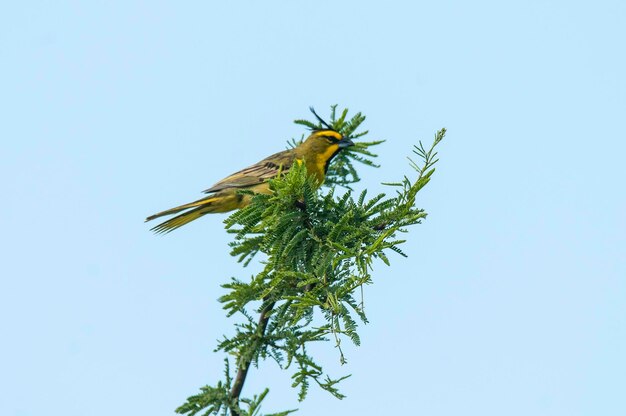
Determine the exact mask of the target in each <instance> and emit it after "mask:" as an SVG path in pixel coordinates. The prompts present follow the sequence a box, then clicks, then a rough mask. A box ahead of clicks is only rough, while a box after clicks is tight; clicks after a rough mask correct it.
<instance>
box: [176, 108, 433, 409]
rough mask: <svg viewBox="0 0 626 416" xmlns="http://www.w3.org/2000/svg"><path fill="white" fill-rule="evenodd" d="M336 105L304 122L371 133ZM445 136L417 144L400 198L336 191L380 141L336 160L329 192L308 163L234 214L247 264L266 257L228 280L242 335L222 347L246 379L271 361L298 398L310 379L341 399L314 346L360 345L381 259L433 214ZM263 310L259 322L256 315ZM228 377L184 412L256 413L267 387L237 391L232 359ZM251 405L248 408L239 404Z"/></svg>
mask: <svg viewBox="0 0 626 416" xmlns="http://www.w3.org/2000/svg"><path fill="white" fill-rule="evenodd" d="M335 110H336V106H333V107H331V116H330V122H329V123H328V124H327V123H326V122H324V121H323V120H322V119H321V118H320V117H319V116H317V114H316V113H315V112H313V113H314V114H315V116H316V118H317V119H318V123H317V124H316V123H312V122H310V121H305V120H298V121H296V122H297V123H299V124H302V125H304V126H306V127H309V128H311V129H319V128H332V129H334V130H337V131H339V132H341V133H342V134H344V135H345V136H348V137H351V138H353V139H355V138H359V137H362V136H364V135H365V134H366V133H367V132H363V133H358V134H355V131H356V129H357V128H358V127H359V125H360V124H361V122H362V121H363V120H364V119H365V117H364V116H362V115H361V114H360V113H358V114H356V115H355V116H354V117H352V118H351V119H350V120H347V112H348V111H347V109H346V110H344V111H342V112H341V114H340V115H339V116H337V114H336V111H335ZM312 111H313V110H312ZM346 120H347V121H346ZM444 134H445V129H442V130H440V131H439V132H438V133H437V134H436V136H435V140H434V143H433V144H432V146H431V147H430V148H428V149H426V148H425V147H424V146H423V145H422V143H421V142H420V143H419V145H418V146H415V148H414V150H413V151H414V153H415V155H417V156H418V157H419V158H420V159H421V160H422V162H421V163H420V164H418V163H416V162H414V161H412V160H410V165H411V166H412V167H413V169H414V170H415V171H416V178H414V179H410V178H409V177H406V176H405V177H404V178H403V180H402V181H400V182H398V183H392V184H388V185H390V186H392V187H394V188H395V191H396V192H395V195H394V196H392V197H388V196H386V195H385V194H379V195H376V196H374V197H372V198H368V195H367V191H366V190H364V191H362V192H361V193H359V195H358V197H356V198H355V196H354V195H353V193H352V191H350V190H349V191H347V192H345V193H343V194H342V195H337V194H336V193H335V187H334V186H333V185H342V186H347V185H348V184H353V183H355V182H356V181H358V176H357V175H356V171H355V170H354V164H353V162H354V161H359V162H363V163H365V164H368V165H371V166H375V165H374V163H373V162H371V158H372V157H375V155H374V154H372V153H370V152H369V151H368V150H367V149H368V147H369V146H373V145H375V144H378V143H380V141H374V142H368V143H359V144H357V146H355V150H354V151H353V152H351V153H348V152H345V154H342V156H341V157H338V158H336V159H335V160H334V163H333V165H331V168H330V169H329V176H330V178H328V177H327V182H328V181H329V179H330V180H331V186H330V189H329V190H328V191H327V192H326V193H325V194H323V193H322V192H321V191H320V190H318V189H316V183H315V180H314V179H313V178H312V177H310V176H309V175H308V174H307V172H306V168H305V166H304V165H297V164H296V165H294V166H293V167H292V168H291V169H290V170H289V172H288V173H287V174H286V175H285V176H283V177H279V178H276V179H273V180H271V181H270V188H271V189H272V191H273V193H272V194H270V195H255V196H254V198H253V202H252V204H250V205H249V206H247V207H246V208H244V209H241V210H239V211H237V212H235V213H234V214H232V215H231V216H230V217H229V218H228V219H227V220H226V221H225V224H226V229H227V230H228V232H229V233H231V234H232V235H233V237H234V239H233V241H232V243H231V244H230V246H231V249H232V251H231V254H232V255H233V256H236V257H237V258H238V260H239V261H240V262H242V263H243V264H244V265H247V264H249V262H250V261H252V260H253V259H254V258H255V256H256V255H257V254H259V253H262V254H264V258H263V264H264V268H263V270H262V271H261V272H260V273H258V274H256V275H254V276H252V277H251V278H250V280H249V281H242V280H239V279H235V278H233V279H232V280H231V282H230V283H227V284H225V285H223V287H224V288H225V289H226V290H227V293H226V294H225V295H224V296H222V297H221V298H220V302H222V304H223V307H224V309H225V310H226V313H227V315H228V316H233V315H240V316H241V317H242V318H243V321H242V322H241V323H238V324H237V325H236V327H235V334H234V335H233V336H231V337H224V339H223V340H222V341H221V342H220V343H219V345H218V347H217V350H221V351H224V352H225V353H227V354H230V355H232V356H234V357H236V360H237V367H238V369H239V372H238V375H237V378H240V377H241V374H242V373H243V377H244V379H245V374H246V372H247V369H248V368H249V367H250V366H251V365H254V366H258V364H259V362H260V361H263V360H265V359H268V358H271V359H273V360H274V361H276V362H277V363H278V365H280V366H281V368H283V369H285V370H287V371H290V372H291V373H292V376H291V377H292V381H293V383H292V386H293V387H294V388H297V389H298V399H299V400H304V399H305V397H306V395H307V392H308V390H309V387H310V385H311V383H314V384H316V385H317V386H319V387H321V388H322V389H324V390H326V391H328V392H329V393H330V394H332V395H333V396H335V397H337V398H340V399H341V398H343V397H344V396H343V395H342V394H341V393H340V392H339V390H338V387H337V385H338V383H339V382H340V381H341V380H343V379H345V378H346V377H348V376H343V377H338V378H331V377H330V376H328V375H327V374H326V373H325V372H324V370H323V368H322V366H321V365H320V364H319V363H317V362H316V360H315V359H314V357H312V356H311V355H310V354H309V353H308V349H307V346H308V345H311V344H310V343H312V342H327V341H331V342H333V343H334V346H335V347H337V350H338V352H339V360H340V362H341V363H342V364H343V363H345V362H346V358H345V356H344V354H343V351H342V349H341V343H342V341H343V340H346V339H348V340H350V341H351V342H352V343H354V344H355V345H359V344H360V338H359V334H358V332H357V330H358V325H359V323H367V317H366V314H365V309H364V304H363V298H362V289H363V286H364V285H368V284H371V283H372V271H373V267H374V264H375V263H376V261H377V260H380V261H382V262H383V263H385V264H387V265H389V264H390V260H389V257H388V254H389V252H395V253H398V254H400V255H402V256H405V254H404V253H403V252H402V250H401V249H400V246H401V245H402V243H404V242H405V240H404V239H403V238H401V236H400V234H402V233H405V232H406V230H407V227H408V226H410V225H415V224H419V223H420V222H421V221H422V219H423V218H425V217H426V213H425V212H424V210H422V209H420V208H417V207H416V206H415V202H416V196H417V193H418V192H419V191H420V190H421V189H422V188H423V187H424V186H425V185H426V184H427V183H428V182H429V181H430V178H431V176H432V174H433V173H434V171H435V170H434V168H433V165H434V164H435V163H436V162H437V159H436V155H437V153H436V152H435V151H434V148H435V146H436V145H437V144H438V143H439V142H440V141H441V140H442V139H443V137H444ZM331 173H332V174H331ZM256 314H259V315H260V318H259V319H258V320H255V319H254V318H253V316H254V315H256ZM242 369H245V370H246V371H242ZM225 374H226V375H225V381H224V382H218V384H217V385H216V387H208V386H207V387H203V388H202V389H201V393H200V394H198V395H196V396H192V397H190V398H189V399H188V401H187V403H185V404H184V405H183V406H181V407H179V408H178V409H177V411H178V412H179V413H186V414H189V415H192V416H193V415H195V414H197V413H199V412H200V411H204V413H203V415H209V414H216V415H217V414H220V412H222V413H221V414H224V415H225V414H227V411H230V412H231V415H253V414H254V415H256V414H257V412H259V406H260V403H261V401H262V400H263V398H264V397H265V396H266V394H267V390H265V391H264V392H263V393H261V394H260V395H259V396H254V397H253V398H252V399H244V398H239V397H238V393H237V394H233V391H234V390H236V389H235V388H233V377H232V375H231V373H230V370H229V367H228V362H227V365H226V370H225ZM236 383H237V381H235V384H236ZM242 403H243V404H245V405H247V408H246V409H241V408H240V407H239V406H241V405H242ZM290 412H292V411H287V412H283V413H277V414H276V415H278V414H287V413H290Z"/></svg>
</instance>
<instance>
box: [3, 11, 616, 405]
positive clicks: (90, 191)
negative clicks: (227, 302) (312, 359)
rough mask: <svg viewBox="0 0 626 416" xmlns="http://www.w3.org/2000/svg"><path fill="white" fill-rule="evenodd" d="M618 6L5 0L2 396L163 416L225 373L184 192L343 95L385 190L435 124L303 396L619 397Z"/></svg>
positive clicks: (288, 401) (482, 400)
mask: <svg viewBox="0 0 626 416" xmlns="http://www.w3.org/2000/svg"><path fill="white" fill-rule="evenodd" d="M625 42H626V3H625V2H623V1H595V2H583V1H541V2H540V1H523V2H499V1H492V2H488V1H471V2H449V1H441V2H413V1H405V2H397V1H387V2H376V3H375V4H374V2H364V1H345V2H340V1H321V0H318V1H315V2H304V1H298V2H295V1H264V2H253V1H238V2H209V1H193V2H173V1H172V2H163V1H127V0H126V1H90V2H79V1H75V2H69V1H38V2H36V1H20V2H18V1H14V2H4V3H3V5H2V7H1V11H0V60H1V65H0V138H1V140H2V151H1V152H0V161H1V163H0V178H1V183H2V195H3V198H2V204H0V207H1V208H0V225H1V229H2V237H1V240H0V241H1V244H2V250H1V251H0V256H1V262H0V264H1V272H0V275H1V276H0V279H1V287H0V325H1V326H0V331H1V342H0V414H2V415H6V416H13V415H15V416H30V415H33V416H34V415H36V416H40V415H44V414H45V415H71V416H73V415H77V416H78V415H81V416H83V415H94V416H99V415H112V414H115V415H151V416H160V415H173V411H174V409H175V408H176V407H177V406H178V405H180V404H182V403H183V402H184V400H185V398H186V397H187V396H189V395H192V394H195V393H196V392H197V391H198V388H199V387H200V386H202V385H205V384H213V383H214V382H216V381H217V380H218V379H220V378H221V376H222V360H223V356H222V354H215V353H213V352H212V349H213V348H214V347H215V345H216V340H217V339H218V338H220V337H221V336H222V334H224V333H230V331H231V325H232V321H230V320H227V319H226V318H225V316H224V313H223V311H222V310H221V308H220V305H219V304H218V302H217V298H218V297H219V296H220V295H222V294H223V293H224V291H223V290H222V289H221V288H220V284H221V283H224V282H226V281H227V280H228V279H229V278H230V277H231V276H238V277H241V278H245V277H246V276H248V275H249V274H250V273H251V272H252V271H253V270H242V269H241V266H240V265H239V264H237V263H236V262H235V260H234V259H233V258H231V257H230V256H229V254H228V252H229V250H228V247H227V243H228V242H229V241H230V236H229V235H227V234H226V233H225V231H224V229H223V224H222V220H223V219H224V216H219V215H216V216H210V217H205V218H203V219H201V220H199V221H197V222H195V223H193V224H192V225H189V226H186V227H184V228H182V229H180V230H178V231H177V232H174V233H172V234H169V235H166V236H155V235H153V234H152V233H151V232H149V231H148V229H149V228H150V225H148V224H144V223H143V219H144V218H145V217H146V216H147V215H149V214H152V213H154V212H156V211H159V210H162V209H165V208H169V207H171V206H173V205H178V204H180V203H184V202H188V201H190V200H193V199H196V198H198V197H199V196H201V194H200V191H201V190H203V189H205V188H207V187H208V186H210V185H212V184H213V183H214V182H215V181H217V180H218V179H221V178H222V177H224V176H226V175H227V174H229V173H231V172H233V171H234V170H236V169H239V168H242V167H245V166H247V165H249V164H251V163H254V162H256V161H258V160H260V159H261V158H263V157H264V156H266V155H268V154H269V153H272V152H275V151H278V150H281V149H283V148H284V146H285V142H286V140H287V139H289V138H292V137H297V138H299V137H300V136H301V134H303V133H304V130H303V129H302V128H301V126H297V125H294V124H293V123H292V120H293V119H296V118H303V117H310V114H309V113H308V107H309V106H310V105H313V106H315V107H316V109H317V110H319V112H320V113H321V114H323V115H327V114H328V110H327V109H328V107H329V106H330V105H331V104H335V103H338V104H339V105H340V106H347V107H349V108H350V109H351V110H352V111H353V112H355V111H362V112H364V113H365V114H366V115H367V116H368V119H367V120H366V122H365V124H364V127H365V128H367V129H369V130H370V132H371V134H370V137H371V138H376V139H378V138H383V139H387V142H386V143H385V144H384V145H381V146H380V147H379V149H378V151H379V154H380V158H379V161H380V163H381V164H382V167H381V168H380V169H378V170H375V169H371V168H367V167H364V168H363V169H362V170H361V175H362V177H363V181H362V183H360V184H358V185H357V187H356V188H357V189H362V188H365V187H367V188H369V189H370V190H371V191H373V192H374V191H378V190H381V189H383V187H382V186H381V185H380V182H382V181H390V180H397V179H399V178H400V177H401V176H402V175H403V174H410V173H411V170H410V168H409V166H408V163H407V161H406V159H405V157H406V156H407V155H409V154H410V151H411V148H412V145H413V144H414V143H416V142H417V141H418V140H419V139H422V140H424V141H427V142H429V141H430V140H432V137H433V136H434V133H435V131H436V130H437V129H439V128H441V127H447V128H448V131H449V133H448V136H447V138H446V140H445V141H444V142H443V143H442V145H441V148H440V158H441V161H440V163H439V165H438V169H437V172H436V174H435V176H434V178H433V180H432V181H431V183H430V184H429V185H428V187H427V188H426V189H425V190H424V192H423V193H421V196H420V199H419V204H420V206H421V207H423V208H425V209H426V210H427V211H428V212H429V216H428V218H427V220H426V221H425V222H424V224H422V225H419V226H416V227H414V228H412V229H411V232H410V234H409V235H408V239H409V242H408V243H407V244H406V245H405V246H404V248H403V249H404V251H406V252H407V253H409V255H410V256H409V258H407V259H405V258H402V257H400V256H395V255H393V253H392V255H391V256H392V266H391V267H386V266H384V265H383V264H379V265H378V266H377V268H376V269H375V273H374V278H375V284H374V285H373V286H370V287H367V288H366V291H365V295H366V307H367V312H368V315H369V318H370V320H371V322H370V324H368V325H367V326H363V327H362V328H361V331H362V332H361V335H362V342H363V345H362V346H361V347H359V348H356V347H349V346H346V351H345V352H346V354H347V358H348V364H347V365H345V366H343V367H341V366H340V365H339V364H338V355H337V352H336V351H335V350H334V349H333V347H332V345H331V344H330V343H329V344H328V345H326V346H319V347H318V350H317V352H318V353H319V354H320V356H321V357H322V361H323V363H324V364H325V365H326V369H327V370H328V371H329V372H330V373H331V374H332V375H334V376H340V375H343V374H347V373H351V374H353V376H352V377H351V378H350V379H348V380H346V381H345V382H344V383H343V392H344V393H345V394H346V395H347V396H348V397H347V398H346V399H345V400H342V401H339V400H337V399H335V398H333V397H332V396H330V395H329V394H327V393H325V392H322V391H320V390H319V389H316V388H312V389H311V392H310V395H309V398H308V399H307V400H306V401H305V402H303V403H298V402H297V400H296V391H293V390H291V389H290V388H289V384H290V380H289V374H287V373H281V372H280V371H278V370H277V369H276V365H275V364H273V363H271V362H267V363H265V364H263V366H262V367H261V368H260V369H259V370H257V369H254V370H253V371H252V372H251V374H250V378H249V380H248V382H247V384H246V387H245V389H244V394H246V395H251V394H253V393H258V392H259V391H261V389H262V388H263V387H264V386H266V385H267V386H269V387H270V388H271V391H270V394H269V396H268V398H267V400H266V402H265V406H264V408H263V409H264V411H266V412H270V411H275V410H284V409H288V408H296V407H297V408H300V412H299V413H297V414H299V415H302V416H311V415H319V414H326V415H338V414H350V415H353V414H354V415H357V414H358V415H382V414H415V415H424V416H427V415H428V416H439V415H480V416H486V415H494V416H495V415H498V416H499V415H508V416H511V415H520V416H528V415H533V416H537V415H551V416H552V415H564V416H565V415H567V416H575V415H603V416H604V415H624V414H626V395H625V394H624V393H625V391H626V305H625V300H626V266H625V263H626V238H625V235H626V219H625V214H626V191H625V189H626V186H625V185H624V181H625V179H626V169H625V167H624V154H625V152H626V145H625V141H626V137H625V136H626V135H625V131H626V129H625V127H624V119H625V116H626V81H625V79H626V53H625V46H624V45H625Z"/></svg>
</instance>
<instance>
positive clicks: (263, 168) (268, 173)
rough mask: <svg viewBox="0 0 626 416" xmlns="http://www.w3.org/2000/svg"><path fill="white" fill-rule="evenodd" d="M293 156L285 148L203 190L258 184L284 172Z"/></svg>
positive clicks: (209, 191) (212, 190)
mask: <svg viewBox="0 0 626 416" xmlns="http://www.w3.org/2000/svg"><path fill="white" fill-rule="evenodd" d="M294 157H295V155H294V152H293V150H285V151H282V152H279V153H276V154H273V155H271V156H269V157H266V158H265V159H263V160H262V161H260V162H258V163H255V164H254V165H252V166H248V167H247V168H245V169H242V170H240V171H239V172H235V173H233V174H232V175H230V176H227V177H225V178H224V179H222V180H221V181H219V182H218V183H216V184H215V185H213V186H212V187H210V188H209V189H206V190H204V191H203V192H204V193H207V194H208V193H211V192H218V191H221V190H223V189H227V188H248V187H250V186H253V185H258V184H259V183H262V182H265V181H267V180H268V179H271V178H273V177H275V176H276V175H278V173H279V172H282V173H286V172H287V171H288V170H289V168H290V167H291V164H292V162H293V159H294Z"/></svg>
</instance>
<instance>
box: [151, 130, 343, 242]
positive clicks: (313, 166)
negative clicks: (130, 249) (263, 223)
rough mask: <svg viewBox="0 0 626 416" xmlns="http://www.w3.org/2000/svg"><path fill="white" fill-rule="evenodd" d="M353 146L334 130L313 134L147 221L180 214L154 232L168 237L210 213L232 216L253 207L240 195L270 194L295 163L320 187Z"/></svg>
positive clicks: (156, 227) (249, 197)
mask: <svg viewBox="0 0 626 416" xmlns="http://www.w3.org/2000/svg"><path fill="white" fill-rule="evenodd" d="M350 146H354V143H353V142H352V140H350V138H349V137H344V136H343V135H342V134H340V133H339V132H337V131H335V130H332V129H319V130H314V131H313V132H312V133H311V135H310V136H309V137H307V139H306V140H304V141H303V142H302V143H300V144H299V145H298V146H296V147H294V148H292V149H289V150H284V151H282V152H278V153H274V154H273V155H271V156H268V157H266V158H265V159H263V160H261V161H260V162H258V163H255V164H254V165H252V166H249V167H247V168H245V169H242V170H240V171H238V172H235V173H233V174H232V175H229V176H227V177H225V178H224V179H222V180H220V181H219V182H217V183H216V184H215V185H213V186H212V187H210V188H208V189H206V190H205V191H203V192H204V193H206V194H209V195H208V196H206V197H204V198H201V199H198V200H197V201H193V202H190V203H188V204H183V205H180V206H177V207H174V208H170V209H167V210H165V211H161V212H158V213H156V214H154V215H150V216H149V217H148V218H146V222H148V221H152V220H154V219H156V218H159V217H163V216H167V215H174V214H178V213H181V214H179V215H177V216H175V217H173V218H171V219H169V220H167V221H164V222H162V223H160V224H158V225H156V226H155V227H152V228H151V231H154V232H155V233H157V234H161V233H169V232H171V231H173V230H175V229H177V228H179V227H182V226H183V225H185V224H188V223H190V222H191V221H193V220H196V219H198V218H200V217H202V216H203V215H205V214H209V213H221V212H229V211H233V210H235V209H240V208H243V207H245V206H247V205H249V204H250V202H251V200H252V196H253V195H250V194H247V193H246V194H244V193H240V192H238V191H239V190H248V191H252V192H253V193H262V194H269V193H271V191H270V188H269V183H268V180H270V179H272V178H275V177H276V176H277V175H280V174H285V173H287V172H288V171H289V168H291V166H293V164H294V162H296V163H304V164H305V166H306V169H307V172H308V173H309V175H312V176H314V177H315V180H316V182H317V185H318V186H321V185H322V183H323V182H324V178H325V176H326V172H327V171H328V166H329V164H330V161H331V160H332V159H333V158H334V157H335V156H336V155H337V154H338V153H339V152H340V151H341V150H342V149H345V148H347V147H350Z"/></svg>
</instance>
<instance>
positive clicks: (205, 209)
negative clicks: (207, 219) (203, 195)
mask: <svg viewBox="0 0 626 416" xmlns="http://www.w3.org/2000/svg"><path fill="white" fill-rule="evenodd" d="M183 209H184V208H183ZM214 211H215V207H213V206H211V204H210V203H207V204H205V205H201V206H199V207H196V208H193V209H191V210H189V211H187V212H183V213H182V214H180V215H177V216H175V217H174V218H170V219H169V220H167V221H164V222H162V223H161V224H159V225H156V226H154V227H152V228H151V229H150V230H151V231H154V232H155V233H157V234H164V233H169V232H170V231H174V230H175V229H177V228H179V227H182V226H183V225H185V224H187V223H189V222H191V221H193V220H195V219H198V218H200V217H201V216H203V215H204V214H208V213H210V212H214ZM175 212H178V211H175Z"/></svg>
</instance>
